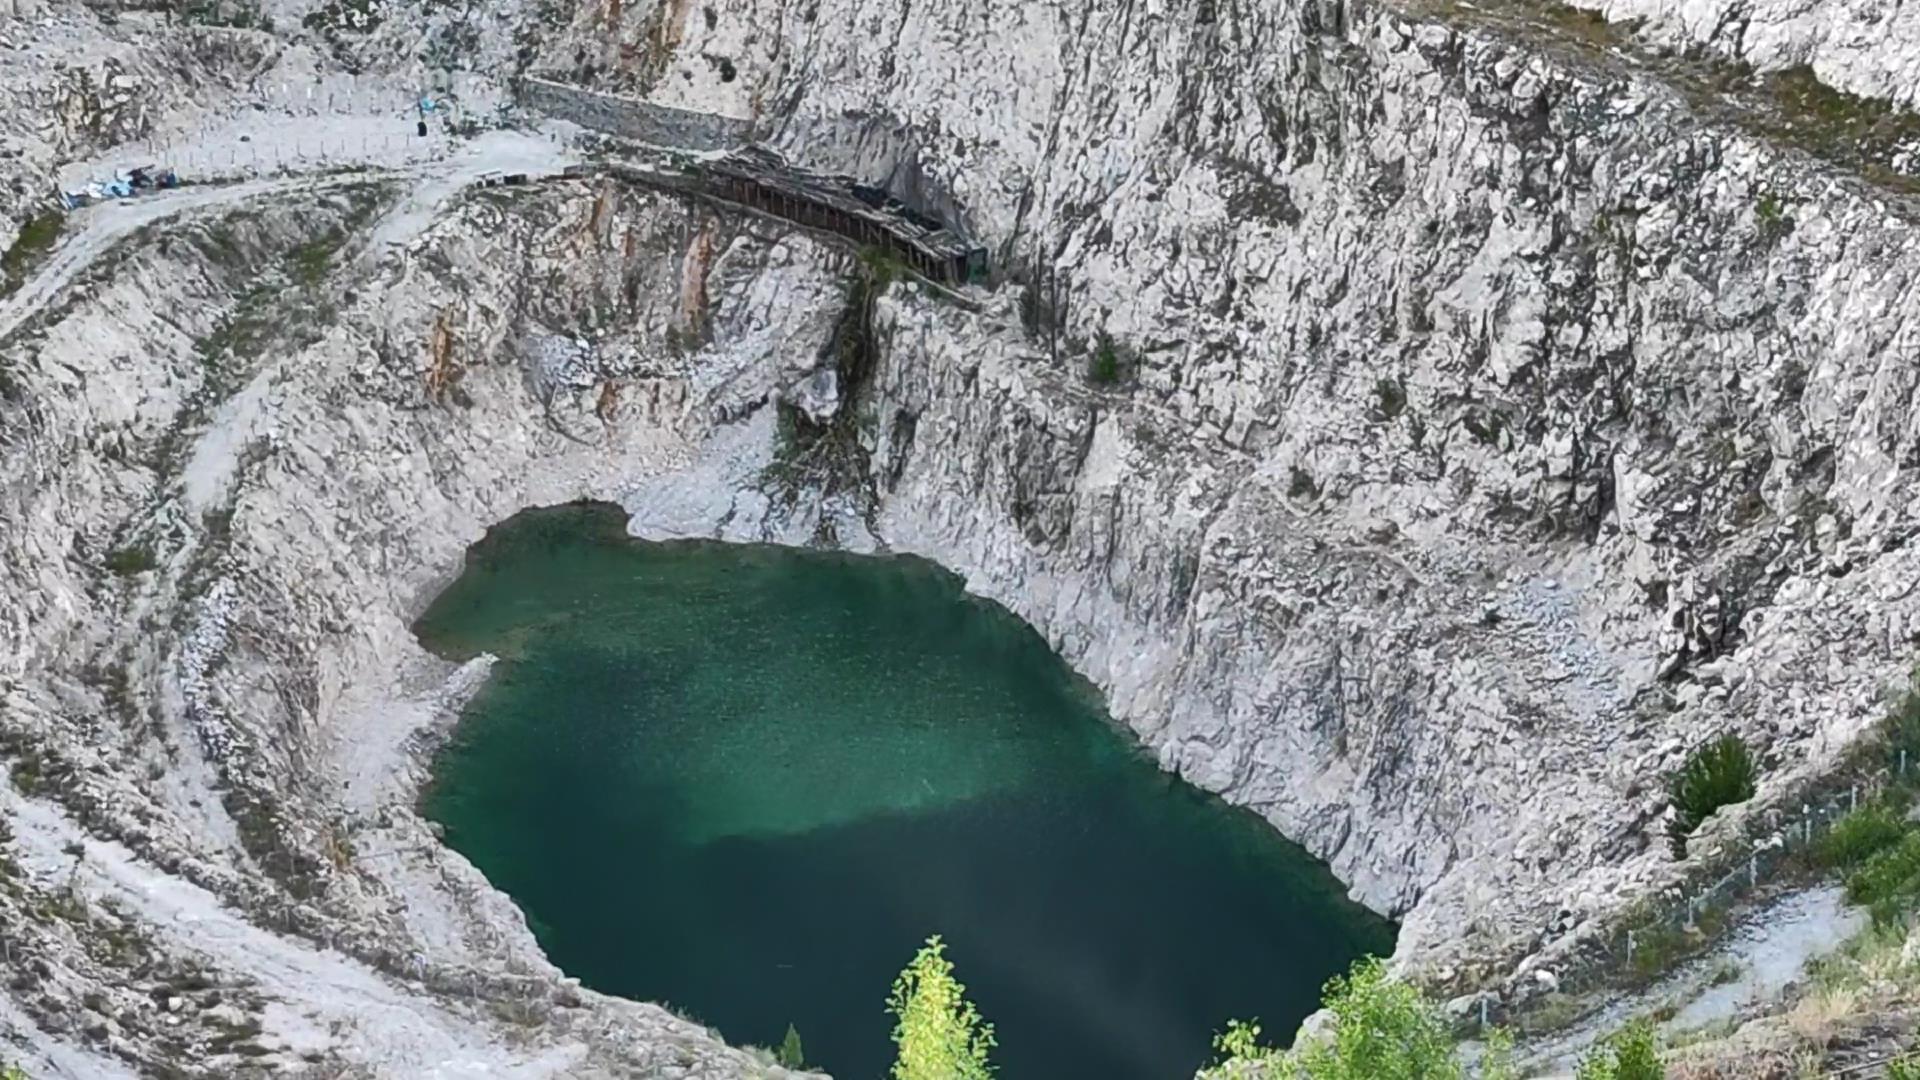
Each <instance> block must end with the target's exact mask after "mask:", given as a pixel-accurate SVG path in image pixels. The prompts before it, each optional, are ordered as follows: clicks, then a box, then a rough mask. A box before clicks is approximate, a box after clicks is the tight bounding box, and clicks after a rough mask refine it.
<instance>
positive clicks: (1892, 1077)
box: [1886, 1058, 1920, 1080]
mask: <svg viewBox="0 0 1920 1080" xmlns="http://www.w3.org/2000/svg"><path fill="white" fill-rule="evenodd" d="M1886 1080H1920V1061H1915V1060H1914V1059H1912V1058H1905V1059H1902V1060H1900V1061H1889V1062H1887V1077H1886Z"/></svg>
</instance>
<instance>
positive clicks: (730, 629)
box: [417, 504, 1394, 1080]
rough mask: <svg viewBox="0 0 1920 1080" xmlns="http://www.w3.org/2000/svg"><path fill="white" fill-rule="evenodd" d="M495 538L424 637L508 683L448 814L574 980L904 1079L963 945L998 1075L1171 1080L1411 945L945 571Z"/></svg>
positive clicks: (965, 969) (460, 842)
mask: <svg viewBox="0 0 1920 1080" xmlns="http://www.w3.org/2000/svg"><path fill="white" fill-rule="evenodd" d="M624 524H625V520H624V517H623V516H622V515H621V514H620V512H619V511H618V509H617V508H614V507H611V506H606V505H598V504H582V505H575V506H565V507H556V508H552V509H546V510H537V511H530V512H528V513H525V514H521V515H519V516H517V517H515V518H513V519H512V520H510V521H508V522H506V523H505V524H503V525H501V526H499V527H497V528H495V529H494V530H492V531H491V532H490V533H488V535H487V536H486V538H485V539H484V540H482V541H481V542H480V543H479V544H477V545H475V546H474V548H473V549H472V551H471V552H469V554H468V557H467V563H466V567H465V571H464V573H462V575H461V576H460V578H459V579H458V580H457V581H456V582H454V584H453V585H451V586H450V587H449V588H448V589H447V590H446V591H445V592H444V593H443V594H442V595H441V596H440V597H439V598H438V599H437V600H436V601H435V603H434V604H433V606H432V608H431V610H429V611H428V612H427V613H426V614H425V615H424V616H423V617H422V618H421V620H420V622H419V624H418V627H417V630H418V632H419V634H420V637H421V639H422V640H423V641H424V642H426V643H427V645H428V646H429V647H430V648H432V649H433V650H434V651H435V652H437V653H438V654H440V655H442V656H444V657H447V658H449V659H453V660H462V659H465V658H468V657H471V656H473V655H475V654H477V653H480V652H483V651H485V652H493V653H495V654H497V655H498V656H499V657H500V658H501V660H500V663H499V665H498V666H497V667H495V669H494V673H493V676H492V678H491V679H490V680H489V681H488V683H487V684H486V686H485V687H484V688H483V689H482V690H481V692H480V693H479V694H478V695H477V696H476V697H475V698H474V700H473V701H472V702H471V703H470V704H469V706H468V707H467V709H466V711H465V714H464V716H463V718H462V721H461V724H460V726H459V728H458V730H457V732H456V733H455V735H454V738H453V739H452V741H451V742H450V743H449V744H448V746H447V747H446V749H445V750H444V751H443V752H442V753H441V755H440V757H439V759H438V761H437V763H436V769H435V780H434V783H433V785H432V786H431V788H430V790H429V792H428V793H427V795H426V798H425V800H424V802H425V809H426V812H427V814H428V815H429V816H430V817H431V818H432V819H434V820H435V821H438V822H440V823H441V824H442V825H443V826H445V828H446V836H447V841H448V843H449V844H451V845H452V846H453V847H454V848H455V849H457V850H459V851H460V852H461V853H463V854H464V855H466V856H467V857H468V858H469V859H471V860H472V861H473V862H474V864H475V865H477V866H478V867H479V868H480V869H481V870H483V871H484V872H485V873H486V874H487V876H488V878H490V879H491V880H492V881H493V882H494V884H495V885H497V886H499V887H500V888H501V889H502V890H504V891H505V892H506V893H507V894H509V895H510V896H512V897H513V898H514V900H515V901H516V902H517V903H518V904H519V905H520V908H521V910H523V911H524V912H525V913H526V915H527V919H528V922H529V924H530V925H531V926H532V927H533V929H534V931H535V933H536V934H537V935H538V937H539V939H540V942H541V944H542V945H543V946H544V947H545V949H546V951H547V954H548V956H549V957H551V958H552V960H553V961H554V963H556V964H558V965H559V966H560V967H561V968H562V969H564V970H565V971H567V972H568V973H569V974H572V975H575V976H578V977H579V978H580V980H581V981H582V982H584V983H585V984H586V985H588V986H591V987H593V988H595V989H598V990H602V991H605V992H608V993H613V994H620V995H623V996H626V997H631V998H638V999H644V1000H650V1001H659V1002H665V1003H669V1004H671V1005H672V1007H674V1008H676V1009H678V1010H680V1011H682V1012H684V1013H685V1014H687V1015H689V1016H691V1017H693V1018H695V1019H697V1020H700V1021H701V1022H704V1023H706V1024H709V1025H712V1026H713V1027H715V1028H717V1029H718V1030H719V1031H720V1032H721V1034H723V1035H724V1036H725V1037H726V1038H727V1039H728V1040H729V1041H731V1042H734V1043H757V1044H761V1045H768V1046H771V1045H777V1044H778V1043H779V1042H780V1039H781V1036H782V1035H783V1034H784V1033H785V1031H786V1029H787V1025H788V1024H789V1023H791V1024H793V1025H794V1026H795V1028H796V1029H797V1030H798V1031H799V1033H800V1035H801V1037H802V1039H803V1041H804V1044H805V1048H806V1051H807V1058H808V1061H809V1063H810V1064H812V1065H814V1066H816V1067H818V1068H822V1069H825V1070H828V1071H830V1072H832V1073H833V1074H834V1075H835V1076H837V1077H840V1078H842V1080H880V1078H881V1077H883V1076H884V1075H885V1074H886V1071H887V1068H888V1065H889V1062H890V1061H891V1058H892V1044H891V1042H890V1041H889V1033H890V1031H891V1028H892V1019H891V1017H889V1016H888V1015H887V1014H886V1013H885V1011H884V1008H883V1005H884V1001H885V998H886V994H887V990H888V987H889V985H890V984H891V982H892V980H893V977H894V975H895V973H897V972H898V971H899V969H900V968H901V967H902V966H903V965H905V963H906V962H907V960H908V959H909V958H911V956H912V955H913V952H914V949H915V948H916V946H918V944H919V943H920V942H921V941H922V940H923V939H925V938H926V937H927V936H928V935H930V934H934V933H938V934H940V935H942V936H943V937H944V938H945V939H946V941H947V943H948V947H947V955H948V957H949V958H950V959H952V960H953V961H954V963H955V964H956V965H957V968H958V972H957V973H958V975H959V976H960V978H961V979H962V980H963V981H964V982H965V983H966V984H967V988H968V996H969V997H970V998H972V999H973V1000H974V1002H975V1003H976V1004H977V1005H978V1006H979V1008H980V1011H981V1013H982V1014H983V1015H984V1016H985V1017H986V1019H988V1020H990V1021H992V1022H993V1023H994V1024H995V1026H996V1028H997V1029H998V1035H999V1040H1000V1047H999V1049H998V1050H997V1051H996V1053H995V1061H996V1062H997V1063H998V1064H999V1067H1000V1068H999V1075H1000V1076H1001V1077H1003V1078H1005V1080H1133V1078H1140V1080H1171V1078H1176V1077H1185V1076H1189V1075H1191V1073H1192V1071H1193V1070H1194V1069H1195V1068H1196V1067H1198V1066H1199V1065H1201V1064H1203V1063H1204V1062H1205V1061H1207V1060H1209V1058H1210V1040H1211V1037H1212V1034H1213V1032H1214V1031H1216V1030H1217V1029H1219V1028H1220V1027H1221V1026H1223V1025H1224V1024H1225V1022H1226V1021H1227V1020H1228V1019H1229V1018H1233V1017H1259V1018H1260V1019H1261V1020H1262V1022H1263V1023H1264V1026H1265V1028H1266V1030H1267V1031H1268V1032H1270V1033H1278V1034H1279V1036H1280V1037H1281V1038H1283V1039H1284V1038H1285V1037H1287V1035H1289V1034H1290V1033H1291V1032H1292V1030H1293V1027H1294V1025H1295V1024H1297V1023H1298V1022H1299V1021H1300V1020H1301V1019H1302V1018H1303V1017H1305V1016H1306V1015H1307V1014H1308V1013H1309V1012H1311V1011H1312V1010H1313V1009H1314V1008H1315V1006H1316V1004H1317V1001H1318V997H1319V988H1320V986H1321V984H1322V983H1323V982H1324V981H1325V980H1326V978H1327V977H1328V976H1329V975H1332V974H1335V973H1336V972H1339V971H1344V970H1345V969H1346V967H1347V965H1348V964H1349V962H1351V961H1352V960H1353V959H1354V958H1355V957H1358V956H1360V955H1362V954H1365V953H1386V952H1389V951H1390V950H1391V949H1392V947H1393V932H1394V931H1393V927H1392V925H1391V924H1390V923H1388V922H1386V921H1385V920H1383V919H1380V918H1378V917H1376V916H1374V915H1372V914H1370V913H1368V912H1366V911H1365V910H1363V909H1361V908H1359V907H1358V906H1356V905H1354V904H1352V903H1351V902H1349V901H1347V900H1346V899H1345V897H1344V893H1343V890H1342V889H1341V887H1340V885H1339V883H1338V882H1337V881H1335V880H1334V878H1333V877H1332V876H1331V875H1330V874H1329V873H1328V872H1327V870H1326V869H1325V867H1323V866H1321V865H1320V864H1319V863H1317V862H1315V861H1314V860H1313V859H1311V858H1310V857H1308V855H1307V854H1306V853H1305V852H1304V851H1302V850H1301V849H1300V848H1299V847H1297V846H1295V845H1293V844H1291V843H1288V842H1287V841H1286V840H1284V839H1282V838H1281V837H1280V836H1279V835H1278V834H1276V833H1275V832H1274V831H1273V830H1272V829H1271V828H1269V827H1268V826H1267V825H1266V824H1265V823H1263V822H1262V821H1260V819H1259V818H1257V817H1256V816H1254V815H1253V814H1251V813H1249V812H1247V811H1244V810H1236V809H1233V808H1231V807H1228V806H1227V805H1226V804H1224V803H1223V802H1221V801H1220V800H1219V799H1217V798H1214V797H1211V796H1208V795H1205V794H1202V793H1201V792H1200V791H1198V790H1196V789H1195V788H1193V787H1192V786H1190V785H1188V784H1186V783H1185V782H1183V781H1180V780H1177V779H1174V778H1173V777H1171V776H1169V775H1167V774H1165V773H1163V772H1161V771H1159V770H1158V769H1156V768H1155V767H1154V765H1153V764H1152V762H1151V761H1150V760H1149V759H1148V758H1146V757H1144V756H1143V755H1142V754H1141V753H1140V751H1139V750H1138V749H1137V748H1136V747H1135V746H1134V745H1133V744H1132V742H1131V741H1130V739H1129V738H1128V737H1127V736H1126V735H1125V734H1123V733H1122V732H1120V731H1118V730H1116V729H1115V728H1114V727H1113V726H1112V725H1111V723H1110V721H1109V720H1108V719H1107V717H1106V713H1105V711H1104V708H1103V706H1102V703H1101V701H1100V698H1099V695H1098V694H1097V693H1096V692H1094V690H1093V689H1092V688H1091V687H1090V686H1088V685H1087V684H1086V683H1085V682H1084V681H1083V680H1081V679H1079V678H1078V677H1077V676H1075V675H1074V674H1073V672H1072V671H1071V670H1070V669H1069V668H1068V667H1067V666H1066V664H1064V663H1063V662H1062V661H1061V660H1060V658H1059V657H1058V656H1056V655H1055V654H1054V653H1053V652H1052V651H1051V650H1050V649H1049V648H1048V647H1047V644H1046V642H1045V641H1044V640H1042V639H1041V638H1040V636H1039V635H1038V634H1036V633H1034V631H1033V630H1032V629H1030V628H1029V627H1027V626H1026V624H1024V623H1022V622H1020V621H1019V620H1018V619H1016V618H1015V617H1013V616H1012V615H1011V614H1009V613H1007V612H1006V611H1005V610H1003V609H1001V608H999V607H998V606H996V605H993V604H990V603H988V602H985V601H982V600H980V599H977V598H974V597H970V596H968V595H967V594H966V593H965V592H964V591H963V590H962V588H961V582H960V580H959V579H958V578H956V577H955V576H954V575H952V574H949V573H947V572H946V571H944V570H941V569H940V568H938V567H936V566H934V565H932V564H930V563H927V562H924V561H920V560H917V559H908V558H875V557H859V556H849V555H839V554H828V553H822V552H815V551H802V550H793V549H787V548H773V547H749V546H739V545H724V544H718V543H706V542H688V543H670V544H656V543H643V542H640V541H635V540H631V539H629V538H628V537H627V536H626V533H625V530H624Z"/></svg>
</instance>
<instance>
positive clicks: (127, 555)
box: [107, 544, 157, 578]
mask: <svg viewBox="0 0 1920 1080" xmlns="http://www.w3.org/2000/svg"><path fill="white" fill-rule="evenodd" d="M156 565H157V562H156V561H155V559H154V555H153V548H152V547H150V546H148V545H146V544H127V545H126V546H124V547H118V548H115V549H114V550H113V551H112V552H111V553H110V554H108V555H107V569H108V570H111V571H112V572H113V573H114V574H116V575H118V576H119V577H123V578H124V577H135V576H137V575H140V574H144V573H146V572H147V571H149V570H151V569H153V568H154V566H156Z"/></svg>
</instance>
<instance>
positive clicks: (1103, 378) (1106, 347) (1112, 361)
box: [1087, 334, 1121, 386]
mask: <svg viewBox="0 0 1920 1080" xmlns="http://www.w3.org/2000/svg"><path fill="white" fill-rule="evenodd" d="M1120 375H1121V363H1120V347H1119V346H1118V345H1115V344H1114V342H1113V339H1112V338H1110V337H1108V336H1107V335H1105V334H1101V335H1100V343H1099V344H1098V345H1096V346H1095V347H1094V350H1093V359H1092V360H1091V361H1089V362H1088V364H1087V381H1089V382H1091V383H1093V384H1094V385H1095V386H1112V385H1113V384H1114V383H1117V382H1119V381H1120Z"/></svg>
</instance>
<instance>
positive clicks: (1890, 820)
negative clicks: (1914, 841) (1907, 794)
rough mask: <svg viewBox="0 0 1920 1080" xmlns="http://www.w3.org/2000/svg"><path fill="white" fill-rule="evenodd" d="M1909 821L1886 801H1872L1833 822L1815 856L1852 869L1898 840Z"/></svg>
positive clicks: (1829, 864)
mask: <svg viewBox="0 0 1920 1080" xmlns="http://www.w3.org/2000/svg"><path fill="white" fill-rule="evenodd" d="M1907 831H1908V830H1907V824H1906V822H1905V821H1903V820H1902V819H1901V816H1900V815H1899V814H1898V813H1896V812H1895V811H1894V810H1893V809H1892V808H1891V807H1889V806H1887V805H1886V804H1884V803H1878V802H1876V803H1870V804H1868V805H1866V806H1863V807H1861V808H1860V809H1858V810H1855V811H1854V812H1853V813H1851V814H1848V815H1847V816H1846V817H1843V818H1841V819H1840V820H1839V821H1836V822H1834V823H1833V828H1832V829H1830V830H1828V832H1827V834H1826V835H1825V836H1823V837H1821V838H1820V842H1819V843H1818V844H1816V845H1814V849H1813V856H1814V859H1815V861H1817V862H1818V863H1819V864H1820V865H1821V866H1824V867H1826V868H1827V869H1829V870H1852V869H1854V868H1856V867H1858V866H1861V865H1863V864H1864V863H1866V861H1867V860H1868V859H1871V858H1872V857H1874V856H1875V855H1878V854H1879V853H1880V852H1882V851H1885V850H1887V849H1888V848H1891V847H1893V846H1894V845H1896V844H1898V843H1899V842H1900V840H1901V839H1902V838H1903V837H1905V836H1906V834H1907Z"/></svg>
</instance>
